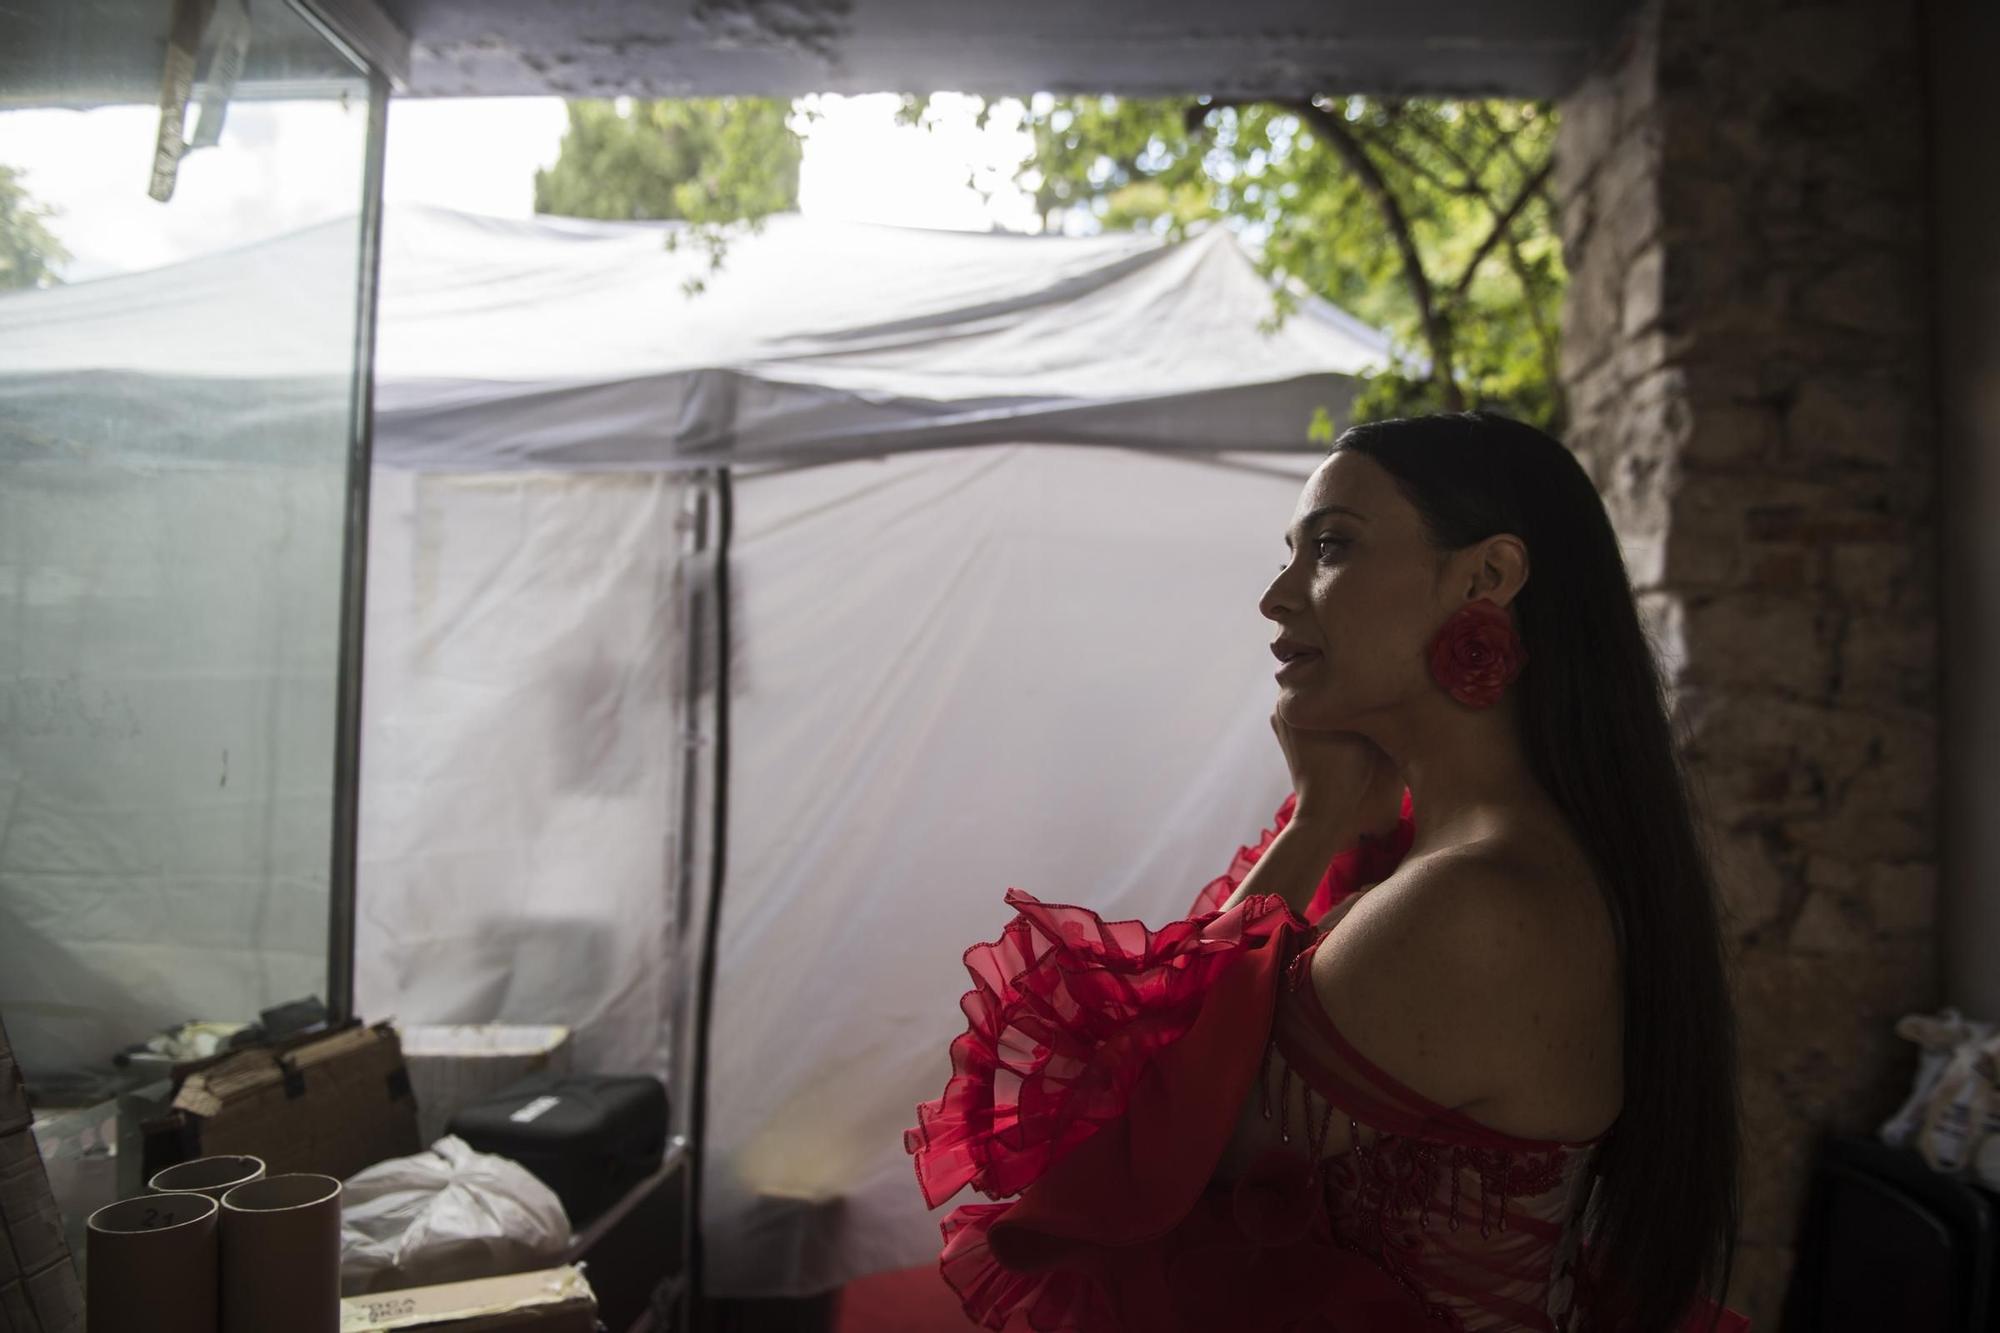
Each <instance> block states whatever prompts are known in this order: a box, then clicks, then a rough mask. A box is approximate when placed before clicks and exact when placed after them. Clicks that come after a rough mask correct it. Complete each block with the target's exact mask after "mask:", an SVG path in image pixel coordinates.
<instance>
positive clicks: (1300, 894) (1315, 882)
mask: <svg viewBox="0 0 2000 1333" xmlns="http://www.w3.org/2000/svg"><path fill="white" fill-rule="evenodd" d="M1350 824H1351V821H1350V820H1338V821H1333V820H1328V821H1321V820H1318V819H1313V818H1305V819H1301V818H1299V817H1298V816H1296V815H1295V816H1293V818H1292V821H1291V822H1290V823H1288V824H1286V825H1285V826H1284V827H1283V828H1282V829H1280V830H1278V836H1277V837H1275V838H1273V839H1272V840H1271V845H1270V846H1269V847H1267V848H1265V849H1264V854H1263V855H1262V856H1260V857H1258V858H1257V864H1255V865H1253V866H1251V867H1250V873H1249V874H1247V875H1245V876H1244V877H1243V882H1242V883H1241V884H1238V885H1237V886H1236V892H1234V893H1232V894H1230V895H1229V898H1228V900H1227V901H1226V902H1224V903H1223V907H1224V908H1225V909H1227V908H1230V907H1234V906H1235V905H1236V904H1237V903H1239V902H1241V901H1243V900H1244V899H1245V898H1248V897H1249V896H1250V895H1251V894H1253V893H1275V894H1277V895H1278V896H1279V897H1280V898H1283V899H1284V900H1285V901H1286V902H1287V903H1289V904H1290V905H1291V908H1292V910H1293V911H1294V912H1297V913H1298V914H1299V915H1300V916H1304V915H1305V912H1306V908H1307V907H1309V906H1311V904H1312V896H1313V891H1314V890H1315V889H1317V888H1318V887H1319V882H1320V879H1321V877H1322V876H1324V875H1325V874H1326V867H1327V863H1328V862H1330V861H1332V860H1333V858H1334V857H1336V856H1338V855H1339V854H1340V853H1341V852H1343V851H1345V850H1347V849H1348V848H1349V847H1352V846H1353V845H1354V844H1355V843H1356V842H1357V841H1358V840H1359V838H1360V831H1359V830H1358V829H1356V828H1353V827H1350V826H1349V825H1350Z"/></svg>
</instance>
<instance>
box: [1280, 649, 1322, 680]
mask: <svg viewBox="0 0 2000 1333" xmlns="http://www.w3.org/2000/svg"><path fill="white" fill-rule="evenodd" d="M1317 661H1319V654H1318V653H1315V652H1303V653H1300V654H1298V655H1297V656H1296V657H1293V658H1291V659H1289V660H1288V661H1286V662H1285V664H1284V665H1283V666H1281V667H1279V668H1278V669H1277V671H1276V672H1275V673H1274V674H1275V675H1276V676H1277V678H1278V679H1279V680H1283V679H1284V678H1285V677H1286V676H1288V675H1296V674H1297V673H1299V672H1300V671H1303V670H1304V669H1305V668H1306V667H1309V666H1311V665H1312V664H1313V663H1314V662H1317Z"/></svg>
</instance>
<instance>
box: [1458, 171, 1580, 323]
mask: <svg viewBox="0 0 2000 1333" xmlns="http://www.w3.org/2000/svg"><path fill="white" fill-rule="evenodd" d="M1554 166H1555V163H1554V162H1553V161H1548V162H1544V163H1542V165H1541V168H1540V169H1539V170H1537V171H1536V172H1535V174H1534V175H1532V176H1530V177H1528V179H1527V180H1525V181H1523V182H1521V188H1520V190H1519V191H1517V192H1516V193H1515V195H1514V202H1513V203H1511V204H1509V205H1507V211H1506V212H1504V213H1502V214H1501V215H1500V216H1499V217H1497V218H1495V219H1494V220H1493V229H1492V230H1491V231H1489V232H1487V233H1486V239H1485V240H1483V241H1481V242H1480V243H1479V248H1478V249H1477V250H1475V251H1473V254H1472V260H1471V262H1470V263H1468V264H1467V265H1466V266H1465V272H1463V273H1461V274H1459V276H1458V281H1457V282H1456V283H1455V284H1453V286H1452V289H1451V300H1452V303H1453V304H1454V305H1456V304H1457V303H1458V302H1460V301H1463V300H1464V299H1465V294H1466V292H1467V291H1469V290H1470V289H1471V287H1472V278H1473V275H1474V274H1476V273H1477V272H1479V266H1480V265H1481V264H1483V263H1485V262H1486V256H1488V255H1490V254H1492V253H1493V247H1494V246H1495V245H1497V244H1499V242H1500V238H1501V237H1502V236H1504V235H1506V234H1507V232H1508V230H1509V229H1510V228H1511V227H1513V225H1514V218H1515V217H1516V216H1517V215H1518V214H1519V213H1520V211H1521V207H1522V205H1524V204H1526V203H1527V202H1528V200H1529V199H1531V198H1533V197H1534V194H1535V191H1536V190H1537V189H1538V188H1539V187H1540V186H1541V183H1542V182H1543V181H1545V180H1547V179H1548V175H1549V171H1550V169H1551V168H1553V167H1554Z"/></svg>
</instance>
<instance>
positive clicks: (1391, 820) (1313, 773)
mask: <svg viewBox="0 0 2000 1333" xmlns="http://www.w3.org/2000/svg"><path fill="white" fill-rule="evenodd" d="M1271 730H1272V731H1273V732H1275V733H1276V734H1277V737H1278V746H1279V748H1280V749H1282V750H1283V751H1284V754H1285V764H1286V766H1287V767H1288V768H1290V769H1291V773H1292V791H1293V792H1295V793H1296V794H1297V795H1298V798H1299V800H1298V807H1297V809H1296V810H1295V811H1294V812H1293V814H1292V819H1293V821H1294V822H1303V823H1306V824H1308V825H1313V824H1325V825H1329V826H1335V827H1339V828H1343V829H1347V830H1352V831H1354V832H1360V833H1372V832H1375V831H1377V830H1380V829H1383V828H1393V827H1394V826H1395V823H1396V820H1397V818H1398V817H1399V816H1400V815H1401V814H1402V809H1403V778H1402V774H1400V773H1399V772H1397V771H1396V765H1395V761H1393V760H1392V759H1390V758H1389V756H1388V754H1387V753H1385V752H1384V751H1383V750H1382V748H1381V747H1380V746H1378V745H1376V744H1375V742H1373V741H1371V740H1369V739H1368V738H1367V737H1366V736H1363V735H1362V734H1361V733H1360V732H1358V731H1305V730H1301V729H1299V728H1297V727H1294V726H1292V725H1291V724H1290V723H1289V722H1286V721H1285V719H1284V718H1283V717H1282V716H1280V715H1279V714H1278V713H1277V712H1276V711H1275V710H1273V712H1272V713H1271Z"/></svg>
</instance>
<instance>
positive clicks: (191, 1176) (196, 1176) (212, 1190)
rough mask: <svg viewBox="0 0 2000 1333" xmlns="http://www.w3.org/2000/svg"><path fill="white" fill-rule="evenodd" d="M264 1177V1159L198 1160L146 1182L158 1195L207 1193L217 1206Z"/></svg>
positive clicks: (199, 1158) (182, 1164)
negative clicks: (226, 1196)
mask: <svg viewBox="0 0 2000 1333" xmlns="http://www.w3.org/2000/svg"><path fill="white" fill-rule="evenodd" d="M263 1178H264V1159H263V1158H261V1157H197V1158H195V1160H193V1161H192V1162H182V1163H181V1164H180V1165H179V1166H170V1167H168V1168H167V1169H166V1170H164V1171H162V1172H160V1173H159V1174H158V1175H156V1176H154V1177H153V1178H152V1179H151V1180H149V1181H147V1182H146V1188H147V1189H149V1190H151V1191H152V1192H153V1193H155V1194H206V1195H207V1196H208V1197H209V1198H211V1199H214V1200H215V1201H216V1202H217V1203H221V1202H222V1196H223V1195H225V1194H227V1193H229V1191H230V1190H232V1189H235V1188H236V1187H237V1186H238V1185H248V1184H249V1183H250V1182H251V1181H253V1180H262V1179H263Z"/></svg>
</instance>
